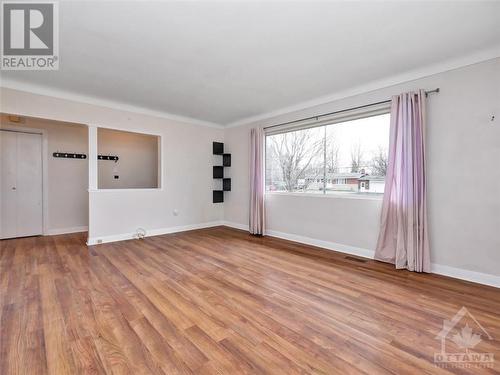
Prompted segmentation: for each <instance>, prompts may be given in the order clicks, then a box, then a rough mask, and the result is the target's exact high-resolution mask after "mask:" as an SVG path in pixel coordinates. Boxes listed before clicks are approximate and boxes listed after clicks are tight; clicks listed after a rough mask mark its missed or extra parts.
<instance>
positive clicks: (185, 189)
mask: <svg viewBox="0 0 500 375" xmlns="http://www.w3.org/2000/svg"><path fill="white" fill-rule="evenodd" d="M0 111H2V112H6V113H15V114H21V115H25V116H32V117H41V118H49V119H53V120H59V121H67V122H75V123H81V124H85V125H88V126H96V127H102V128H112V129H119V130H124V131H130V132H136V133H145V134H155V135H159V136H161V143H162V145H161V169H162V174H163V184H162V187H161V189H153V190H135V189H132V190H120V189H116V190H115V189H109V190H98V191H95V190H92V191H90V192H89V236H90V237H91V240H99V239H102V240H116V239H126V238H130V237H131V236H133V235H134V234H135V233H136V230H137V228H139V227H142V228H144V229H146V230H147V231H148V233H165V232H167V231H172V230H180V229H187V228H196V227H200V226H204V225H213V224H214V223H218V222H219V221H220V220H222V219H223V217H224V206H223V204H213V203H212V186H213V183H214V182H213V178H212V165H213V158H212V141H219V142H223V141H224V129H222V128H216V127H209V126H200V125H195V124H190V123H187V122H182V121H180V120H175V119H168V118H164V117H157V116H152V115H146V114H142V113H138V112H130V111H125V110H119V109H113V108H108V107H105V106H98V105H92V104H87V103H83V102H76V101H71V100H67V99H61V98H55V97H51V96H46V95H38V94H32V93H28V92H24V91H18V90H12V89H6V88H0ZM174 210H176V211H175V213H174Z"/></svg>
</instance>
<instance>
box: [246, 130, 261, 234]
mask: <svg viewBox="0 0 500 375" xmlns="http://www.w3.org/2000/svg"><path fill="white" fill-rule="evenodd" d="M249 224H250V225H249V230H250V233H252V234H256V235H263V234H264V130H263V129H262V128H255V129H251V130H250V222H249Z"/></svg>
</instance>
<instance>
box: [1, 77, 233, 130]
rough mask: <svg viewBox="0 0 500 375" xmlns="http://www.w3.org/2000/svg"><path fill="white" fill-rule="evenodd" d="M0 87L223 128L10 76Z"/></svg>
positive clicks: (214, 124) (3, 80)
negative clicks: (18, 79)
mask: <svg viewBox="0 0 500 375" xmlns="http://www.w3.org/2000/svg"><path fill="white" fill-rule="evenodd" d="M0 87H4V88H7V89H11V90H18V91H25V92H29V93H32V94H36V95H44V96H50V97H53V98H57V99H64V100H70V101H73V102H78V103H84V104H90V105H95V106H99V107H106V108H111V109H116V110H119V111H127V112H132V113H139V114H143V115H149V116H155V117H159V118H164V119H167V120H171V121H177V122H183V123H187V124H192V125H199V126H208V127H211V128H217V129H223V128H224V126H222V125H220V124H216V123H214V122H210V121H204V120H199V119H195V118H191V117H186V116H180V115H174V114H172V113H168V112H165V111H158V110H154V109H149V108H144V107H140V106H135V105H131V104H126V103H121V102H117V101H114V100H108V99H100V98H96V97H92V96H87V95H81V94H76V93H73V92H70V91H65V90H59V89H54V88H49V87H43V86H39V85H34V84H31V83H27V82H20V81H16V80H14V79H12V78H2V81H1V83H0Z"/></svg>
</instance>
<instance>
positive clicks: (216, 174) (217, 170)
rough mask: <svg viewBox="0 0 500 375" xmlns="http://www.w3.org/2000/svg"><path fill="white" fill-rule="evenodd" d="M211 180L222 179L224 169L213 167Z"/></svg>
mask: <svg viewBox="0 0 500 375" xmlns="http://www.w3.org/2000/svg"><path fill="white" fill-rule="evenodd" d="M213 178H224V167H222V166H214V168H213Z"/></svg>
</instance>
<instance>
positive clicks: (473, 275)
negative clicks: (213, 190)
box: [222, 221, 500, 288]
mask: <svg viewBox="0 0 500 375" xmlns="http://www.w3.org/2000/svg"><path fill="white" fill-rule="evenodd" d="M222 223H223V225H225V226H227V227H231V228H236V229H241V230H248V225H244V224H239V223H234V222H230V221H223V222H222ZM266 235H267V236H270V237H277V238H281V239H284V240H288V241H294V242H298V243H302V244H305V245H311V246H317V247H321V248H323V249H327V250H333V251H337V252H341V253H345V254H351V255H356V256H360V257H363V258H368V259H373V256H374V254H375V251H374V250H370V249H364V248H360V247H355V246H351V245H345V244H339V243H335V242H329V241H323V240H317V239H314V238H309V237H304V236H299V235H296V234H289V233H284V232H278V231H274V230H267V231H266ZM431 271H432V273H435V274H437V275H442V276H448V277H453V278H456V279H460V280H465V281H471V282H474V283H478V284H483V285H489V286H493V287H496V288H500V276H496V275H491V274H487V273H482V272H476V271H470V270H466V269H462V268H456V267H451V266H445V265H441V264H436V263H433V264H431Z"/></svg>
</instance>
